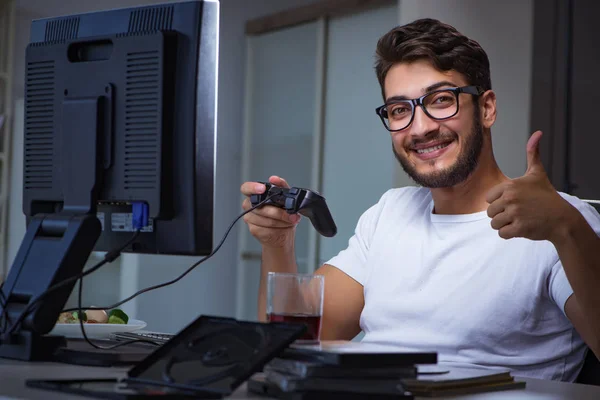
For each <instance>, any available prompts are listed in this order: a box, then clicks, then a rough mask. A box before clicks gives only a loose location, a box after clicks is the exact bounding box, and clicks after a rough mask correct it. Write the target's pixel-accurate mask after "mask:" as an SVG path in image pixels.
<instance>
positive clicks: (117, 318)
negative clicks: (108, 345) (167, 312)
mask: <svg viewBox="0 0 600 400" xmlns="http://www.w3.org/2000/svg"><path fill="white" fill-rule="evenodd" d="M79 319H80V318H79V314H78V313H77V311H75V312H63V313H60V315H59V317H58V320H57V321H56V324H55V325H54V328H53V329H52V331H50V334H51V335H60V336H65V337H68V338H80V339H81V338H83V334H82V333H81V327H80V326H79ZM81 319H82V320H83V327H84V328H85V334H86V335H87V337H88V338H90V339H108V338H109V335H110V334H111V333H117V332H133V331H137V330H139V329H143V328H145V327H146V323H145V322H144V321H140V320H138V319H133V318H129V316H128V315H127V314H126V313H125V312H124V311H123V310H120V309H118V308H117V309H114V310H111V311H110V312H108V313H107V312H106V311H104V310H85V311H83V313H82V318H81Z"/></svg>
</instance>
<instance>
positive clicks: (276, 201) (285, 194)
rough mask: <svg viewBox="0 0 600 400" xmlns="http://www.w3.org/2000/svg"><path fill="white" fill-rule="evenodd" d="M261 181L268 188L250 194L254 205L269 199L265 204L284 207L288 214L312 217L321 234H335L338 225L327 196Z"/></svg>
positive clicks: (327, 235) (311, 219) (313, 223)
mask: <svg viewBox="0 0 600 400" xmlns="http://www.w3.org/2000/svg"><path fill="white" fill-rule="evenodd" d="M260 183H262V184H264V185H265V186H266V190H265V191H264V192H263V193H261V194H253V195H251V196H250V202H251V203H252V206H256V205H258V204H260V203H261V202H262V201H264V200H266V199H268V200H267V201H266V202H265V203H264V205H267V204H268V205H273V206H276V207H279V208H283V209H284V210H285V211H287V213H288V214H296V213H300V214H301V215H304V216H305V217H307V218H308V219H310V222H312V225H313V227H314V228H315V229H316V230H317V232H319V233H320V234H321V235H323V236H325V237H332V236H335V234H336V233H337V226H335V222H334V221H333V217H332V216H331V213H330V212H329V208H328V207H327V203H326V202H325V198H324V197H323V196H321V195H320V194H319V193H317V192H315V191H312V190H309V189H303V188H297V187H292V188H289V189H288V188H283V187H279V186H275V185H273V184H271V183H268V182H260ZM269 197H270V198H269Z"/></svg>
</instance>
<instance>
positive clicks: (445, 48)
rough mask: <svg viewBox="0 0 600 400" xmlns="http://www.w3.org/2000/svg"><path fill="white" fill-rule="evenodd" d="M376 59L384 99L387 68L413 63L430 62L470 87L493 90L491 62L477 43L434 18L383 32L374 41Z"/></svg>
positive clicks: (376, 69) (376, 68)
mask: <svg viewBox="0 0 600 400" xmlns="http://www.w3.org/2000/svg"><path fill="white" fill-rule="evenodd" d="M376 59H377V60H376V64H375V71H376V73H377V79H378V80H379V84H380V85H381V93H382V95H383V96H384V99H385V93H384V81H385V77H386V75H387V73H388V71H389V70H390V68H391V67H392V66H393V65H395V64H397V63H401V62H412V61H416V60H429V62H431V64H432V65H433V66H434V67H435V68H437V69H438V70H440V71H449V70H454V71H457V72H459V73H461V74H462V75H464V76H465V78H466V79H467V82H468V83H469V84H470V85H476V86H480V87H481V88H483V89H484V90H490V89H491V88H492V82H491V78H490V61H489V59H488V56H487V54H486V53H485V51H484V50H483V49H482V48H481V46H480V45H479V43H477V42H476V41H474V40H472V39H469V38H468V37H466V36H464V35H463V34H461V33H460V32H458V31H457V30H456V28H454V27H452V26H450V25H448V24H444V23H442V22H440V21H438V20H435V19H431V18H425V19H419V20H416V21H413V22H411V23H410V24H407V25H402V26H398V27H396V28H394V29H392V30H391V31H389V32H388V33H386V34H385V35H384V36H382V37H381V38H380V39H379V41H378V42H377V50H376Z"/></svg>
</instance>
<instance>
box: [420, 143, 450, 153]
mask: <svg viewBox="0 0 600 400" xmlns="http://www.w3.org/2000/svg"><path fill="white" fill-rule="evenodd" d="M446 146H448V145H447V144H440V145H437V146H433V147H428V148H426V149H419V150H417V153H419V154H425V153H431V152H432V151H436V150H439V149H443V148H444V147H446Z"/></svg>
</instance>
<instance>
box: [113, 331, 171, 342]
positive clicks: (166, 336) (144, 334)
mask: <svg viewBox="0 0 600 400" xmlns="http://www.w3.org/2000/svg"><path fill="white" fill-rule="evenodd" d="M173 336H175V335H174V334H171V333H160V332H150V331H137V332H116V333H111V334H110V336H109V337H110V338H111V339H112V340H117V341H124V340H136V339H148V340H152V341H154V342H156V343H158V344H164V343H166V342H168V341H169V340H170V339H171V338H172V337H173Z"/></svg>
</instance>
